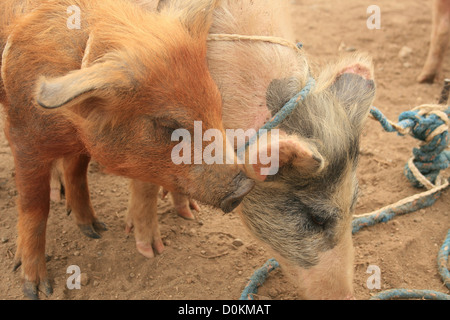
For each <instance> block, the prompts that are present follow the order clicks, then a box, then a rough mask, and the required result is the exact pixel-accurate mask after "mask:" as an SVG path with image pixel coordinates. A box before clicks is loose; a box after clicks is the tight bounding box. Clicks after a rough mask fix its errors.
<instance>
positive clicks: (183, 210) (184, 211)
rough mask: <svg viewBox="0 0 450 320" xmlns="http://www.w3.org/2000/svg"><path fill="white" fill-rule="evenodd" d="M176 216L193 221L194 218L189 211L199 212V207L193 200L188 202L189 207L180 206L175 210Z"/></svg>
mask: <svg viewBox="0 0 450 320" xmlns="http://www.w3.org/2000/svg"><path fill="white" fill-rule="evenodd" d="M175 209H176V211H177V213H178V215H179V216H180V217H182V218H183V219H186V220H195V216H194V214H193V213H192V211H191V210H195V211H197V212H200V206H199V205H198V204H197V202H196V201H195V200H189V205H182V206H178V207H176V208H175Z"/></svg>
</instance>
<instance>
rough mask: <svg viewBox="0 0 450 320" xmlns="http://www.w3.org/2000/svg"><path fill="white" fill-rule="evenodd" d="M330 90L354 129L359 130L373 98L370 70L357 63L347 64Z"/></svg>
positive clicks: (373, 91) (373, 90) (373, 89)
mask: <svg viewBox="0 0 450 320" xmlns="http://www.w3.org/2000/svg"><path fill="white" fill-rule="evenodd" d="M331 91H332V92H333V93H334V94H335V95H336V98H337V99H338V101H340V103H341V104H342V105H343V107H344V108H345V111H346V112H347V115H348V117H349V119H350V121H351V123H352V124H353V127H354V128H355V129H356V130H358V131H359V130H361V128H362V124H363V122H364V120H365V119H366V118H367V116H368V114H369V110H370V107H371V106H372V102H373V100H374V98H375V82H374V81H373V76H372V71H371V70H370V69H369V68H368V67H366V66H364V65H362V64H359V63H355V64H353V65H350V66H347V67H345V68H343V69H342V70H341V72H340V73H338V75H337V77H336V80H335V81H334V83H333V84H332V85H331Z"/></svg>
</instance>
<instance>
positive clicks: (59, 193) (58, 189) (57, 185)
mask: <svg viewBox="0 0 450 320" xmlns="http://www.w3.org/2000/svg"><path fill="white" fill-rule="evenodd" d="M63 172H64V169H63V167H62V161H61V160H57V161H56V162H55V164H54V165H53V167H52V176H51V180H50V200H52V201H54V202H61V200H62V197H63V196H64V194H65V188H64V181H63V179H62V174H63Z"/></svg>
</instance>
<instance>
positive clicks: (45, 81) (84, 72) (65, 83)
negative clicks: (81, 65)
mask: <svg viewBox="0 0 450 320" xmlns="http://www.w3.org/2000/svg"><path fill="white" fill-rule="evenodd" d="M125 70H126V69H125V68H124V67H123V66H121V65H120V64H119V63H117V61H106V62H102V63H97V64H94V65H92V66H91V67H89V68H85V69H80V70H76V71H72V72H70V73H68V74H67V75H65V76H62V77H58V78H53V79H49V78H46V77H42V78H40V79H39V80H38V82H37V85H36V92H35V99H36V102H37V104H38V105H40V106H41V107H43V108H45V109H55V108H60V107H62V106H68V105H71V104H74V103H76V102H79V101H80V100H81V99H82V100H86V99H88V98H90V97H93V96H96V95H99V97H106V96H108V95H109V94H114V93H115V92H116V91H117V90H118V89H120V88H123V87H126V86H130V75H129V73H127V72H126V71H125ZM100 91H101V92H102V93H101V94H100V93H99V92H100Z"/></svg>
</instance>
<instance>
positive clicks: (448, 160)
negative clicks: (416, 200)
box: [370, 107, 450, 188]
mask: <svg viewBox="0 0 450 320" xmlns="http://www.w3.org/2000/svg"><path fill="white" fill-rule="evenodd" d="M370 113H371V114H372V116H373V117H374V118H375V119H377V120H378V121H379V122H380V123H381V125H382V127H383V128H384V130H386V131H387V132H398V133H399V134H400V135H403V133H402V132H401V131H403V130H407V129H410V133H411V135H412V136H413V137H414V138H416V139H418V140H420V141H422V142H424V144H423V145H422V146H421V147H420V148H415V149H414V150H413V155H414V160H413V162H414V165H415V166H416V167H417V169H419V171H420V173H422V175H423V176H424V177H425V178H427V180H429V181H430V182H431V183H433V184H434V183H436V179H437V177H438V176H439V173H440V172H441V171H442V170H445V169H447V168H448V167H449V166H450V151H446V150H445V149H446V148H448V145H449V140H450V134H449V132H448V130H446V131H444V132H442V133H440V134H438V135H436V136H435V137H434V138H433V139H432V140H431V141H428V140H429V137H430V135H431V134H432V133H433V132H434V131H435V130H436V129H438V128H439V127H441V126H443V125H445V124H446V123H445V121H444V119H442V118H441V117H439V116H438V115H436V114H433V113H431V114H427V115H425V116H422V115H421V114H420V110H413V111H407V112H404V113H402V114H401V115H400V117H399V122H398V123H397V125H396V126H393V125H392V124H391V123H390V122H389V120H388V119H387V118H386V117H385V116H384V115H383V114H382V113H381V111H380V110H378V109H377V108H375V107H373V108H372V110H371V112H370ZM444 113H445V114H446V115H447V118H448V117H449V116H450V107H448V108H447V109H446V110H445V111H444ZM447 123H448V122H447ZM405 175H406V177H407V178H408V180H409V181H411V183H412V184H413V185H414V186H415V187H417V188H421V187H423V185H422V184H421V183H420V182H419V181H418V180H417V179H416V177H415V176H414V174H413V172H412V170H411V168H410V166H409V164H406V166H405Z"/></svg>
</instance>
